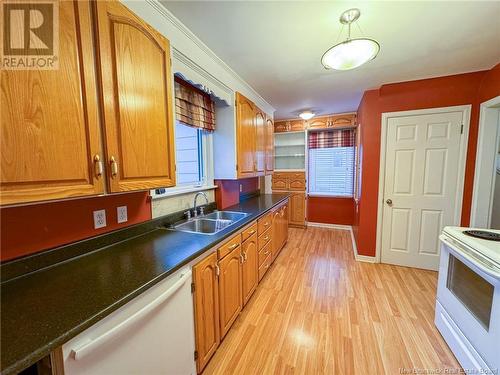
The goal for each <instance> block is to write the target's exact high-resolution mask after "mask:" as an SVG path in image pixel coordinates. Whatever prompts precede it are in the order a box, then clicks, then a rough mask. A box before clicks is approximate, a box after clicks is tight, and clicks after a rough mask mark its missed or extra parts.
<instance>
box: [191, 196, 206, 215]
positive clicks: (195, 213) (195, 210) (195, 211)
mask: <svg viewBox="0 0 500 375" xmlns="http://www.w3.org/2000/svg"><path fill="white" fill-rule="evenodd" d="M200 195H203V196H204V197H205V201H206V204H208V197H207V195H206V194H205V193H204V192H203V191H200V192H198V193H196V195H195V196H194V214H193V216H194V217H197V216H198V209H197V207H196V200H197V199H198V196H200ZM200 215H201V216H203V215H204V212H203V207H200Z"/></svg>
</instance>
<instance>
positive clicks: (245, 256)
mask: <svg viewBox="0 0 500 375" xmlns="http://www.w3.org/2000/svg"><path fill="white" fill-rule="evenodd" d="M243 258H244V259H245V262H246V261H247V260H248V255H247V253H246V252H244V253H243Z"/></svg>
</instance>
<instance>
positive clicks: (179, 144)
mask: <svg viewBox="0 0 500 375" xmlns="http://www.w3.org/2000/svg"><path fill="white" fill-rule="evenodd" d="M202 138H203V130H201V129H198V128H193V127H190V126H186V125H184V124H182V123H180V122H178V121H177V122H176V125H175V160H176V164H177V171H176V177H177V185H178V186H179V185H189V186H199V185H202V184H203V181H204V177H205V173H204V170H205V168H204V163H203V140H202Z"/></svg>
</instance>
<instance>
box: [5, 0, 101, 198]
mask: <svg viewBox="0 0 500 375" xmlns="http://www.w3.org/2000/svg"><path fill="white" fill-rule="evenodd" d="M59 34H60V35H61V36H64V37H61V38H60V40H59V55H58V57H59V61H58V62H59V69H58V70H5V69H2V70H0V80H1V107H0V113H1V121H0V124H1V133H2V140H1V150H2V153H1V154H2V155H1V182H0V183H1V204H2V205H4V204H13V203H21V202H30V201H37V200H47V199H56V198H68V197H74V196H83V195H93V194H100V193H102V192H103V191H104V185H103V175H102V174H100V169H99V168H100V165H99V164H98V161H101V160H102V159H103V154H102V152H101V147H100V136H99V119H98V107H97V104H98V103H97V90H96V84H95V82H96V73H95V70H94V52H93V45H92V21H91V16H90V7H89V3H88V2H87V1H63V2H60V3H59ZM94 158H96V163H94ZM94 164H95V168H94Z"/></svg>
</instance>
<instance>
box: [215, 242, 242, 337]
mask: <svg viewBox="0 0 500 375" xmlns="http://www.w3.org/2000/svg"><path fill="white" fill-rule="evenodd" d="M241 263H242V255H241V250H240V249H239V248H236V249H234V250H232V251H231V252H230V253H229V254H228V255H226V256H225V257H224V258H223V259H222V260H220V261H219V268H220V275H219V307H220V310H219V320H220V331H221V338H222V337H224V336H225V335H226V333H227V332H228V331H229V328H231V325H232V324H233V322H234V321H235V320H236V318H237V317H238V314H239V313H240V311H241V308H242V307H243V306H242V298H241Z"/></svg>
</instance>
